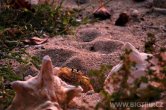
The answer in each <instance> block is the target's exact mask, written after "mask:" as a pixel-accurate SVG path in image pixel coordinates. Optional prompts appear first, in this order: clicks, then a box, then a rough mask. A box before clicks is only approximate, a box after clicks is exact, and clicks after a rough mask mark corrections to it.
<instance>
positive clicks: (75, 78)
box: [55, 67, 93, 92]
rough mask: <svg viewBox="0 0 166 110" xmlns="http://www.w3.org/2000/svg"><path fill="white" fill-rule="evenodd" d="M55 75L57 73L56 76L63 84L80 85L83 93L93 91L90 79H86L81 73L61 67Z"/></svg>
mask: <svg viewBox="0 0 166 110" xmlns="http://www.w3.org/2000/svg"><path fill="white" fill-rule="evenodd" d="M55 69H57V68H55ZM56 73H58V76H59V77H60V78H61V79H62V80H64V81H65V82H67V83H69V84H72V85H80V86H81V87H82V88H83V90H84V91H83V92H87V91H90V90H93V87H92V85H91V83H90V79H89V78H88V77H86V76H85V74H83V73H82V72H81V71H78V70H76V69H71V68H68V67H63V68H59V69H58V71H57V72H56Z"/></svg>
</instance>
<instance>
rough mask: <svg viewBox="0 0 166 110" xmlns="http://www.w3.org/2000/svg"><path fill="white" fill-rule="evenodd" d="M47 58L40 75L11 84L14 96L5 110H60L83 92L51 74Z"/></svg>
mask: <svg viewBox="0 0 166 110" xmlns="http://www.w3.org/2000/svg"><path fill="white" fill-rule="evenodd" d="M53 72H54V71H53V65H52V61H51V59H50V57H49V56H45V57H44V58H43V61H42V67H41V71H40V73H39V74H38V75H37V76H35V77H32V78H28V79H27V80H26V81H15V82H12V88H13V89H14V90H15V92H16V95H15V97H14V99H13V102H12V104H11V105H10V106H9V107H8V109H7V110H46V109H49V110H61V108H63V109H64V108H65V107H66V106H67V104H68V103H69V102H70V101H71V100H72V99H73V98H74V97H75V96H78V95H79V94H80V93H81V92H82V91H83V90H82V88H81V87H80V86H78V87H75V86H72V85H69V84H67V83H66V82H64V81H62V80H61V79H60V78H59V77H58V76H57V75H54V73H53Z"/></svg>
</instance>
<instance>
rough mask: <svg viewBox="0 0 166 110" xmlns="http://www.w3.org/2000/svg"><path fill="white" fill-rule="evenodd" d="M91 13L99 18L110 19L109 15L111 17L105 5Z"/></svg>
mask: <svg viewBox="0 0 166 110" xmlns="http://www.w3.org/2000/svg"><path fill="white" fill-rule="evenodd" d="M93 15H94V17H95V18H98V19H100V20H106V19H110V17H111V14H110V12H109V11H108V10H107V9H106V8H105V7H101V8H99V9H97V10H96V11H95V12H94V13H93Z"/></svg>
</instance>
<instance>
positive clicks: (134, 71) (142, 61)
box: [104, 43, 153, 94]
mask: <svg viewBox="0 0 166 110" xmlns="http://www.w3.org/2000/svg"><path fill="white" fill-rule="evenodd" d="M124 49H127V50H131V53H130V54H129V58H130V60H131V61H134V62H135V63H136V65H135V67H132V68H131V70H130V71H131V76H130V77H129V78H128V83H129V84H132V83H133V81H134V80H135V79H137V78H139V77H141V76H144V75H145V74H146V73H145V70H146V69H147V66H148V62H147V61H146V59H147V58H148V56H153V55H152V54H147V53H141V52H139V51H138V50H137V49H136V48H135V47H134V46H133V45H132V44H130V43H126V44H125V46H124ZM122 66H123V63H119V64H117V65H116V66H114V67H113V68H112V70H111V72H110V73H109V75H108V76H107V78H106V80H105V82H104V89H105V90H106V91H107V92H108V93H109V94H112V93H113V92H115V91H116V90H117V89H118V88H120V85H119V82H117V83H116V84H113V83H112V82H111V78H112V77H113V75H114V74H116V73H117V72H118V71H119V70H121V68H122ZM121 79H122V78H120V77H119V80H121ZM146 86H147V84H144V83H143V84H142V85H141V87H142V88H144V87H146Z"/></svg>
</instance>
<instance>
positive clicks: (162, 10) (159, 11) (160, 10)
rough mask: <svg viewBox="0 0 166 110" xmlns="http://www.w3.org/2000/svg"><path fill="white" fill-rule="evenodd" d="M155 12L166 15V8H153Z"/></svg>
mask: <svg viewBox="0 0 166 110" xmlns="http://www.w3.org/2000/svg"><path fill="white" fill-rule="evenodd" d="M153 12H156V13H160V14H164V15H166V8H155V7H154V8H153Z"/></svg>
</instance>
